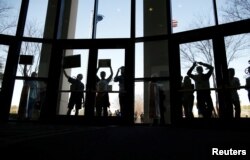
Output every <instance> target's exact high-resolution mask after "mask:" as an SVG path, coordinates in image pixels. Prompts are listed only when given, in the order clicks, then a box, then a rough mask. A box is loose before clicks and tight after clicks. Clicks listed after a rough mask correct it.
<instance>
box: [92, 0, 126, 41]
mask: <svg viewBox="0 0 250 160" xmlns="http://www.w3.org/2000/svg"><path fill="white" fill-rule="evenodd" d="M130 8H131V3H130V0H120V1H117V0H109V2H108V3H107V1H106V0H99V5H98V15H99V16H102V17H103V19H101V20H99V21H97V25H96V26H97V27H96V38H129V37H130V10H131V9H130Z"/></svg>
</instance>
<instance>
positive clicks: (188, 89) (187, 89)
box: [182, 76, 194, 118]
mask: <svg viewBox="0 0 250 160" xmlns="http://www.w3.org/2000/svg"><path fill="white" fill-rule="evenodd" d="M182 89H183V90H184V91H183V94H182V96H183V99H182V100H183V101H182V103H183V107H184V113H185V117H186V118H193V117H194V115H193V105H194V95H193V92H194V91H193V90H194V84H192V82H191V79H190V78H189V77H188V76H185V77H184V81H183V85H182Z"/></svg>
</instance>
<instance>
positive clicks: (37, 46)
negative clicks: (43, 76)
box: [18, 20, 42, 76]
mask: <svg viewBox="0 0 250 160" xmlns="http://www.w3.org/2000/svg"><path fill="white" fill-rule="evenodd" d="M25 27H26V28H25V35H26V36H27V37H38V38H40V37H42V31H41V29H40V27H39V24H38V23H37V21H35V20H33V21H29V22H28V23H27V24H26V26H25ZM41 49H42V44H41V43H36V42H23V43H22V46H21V51H20V55H33V56H34V62H33V65H29V66H27V73H26V74H27V75H30V74H31V72H37V70H38V66H39V62H40V54H41ZM23 69H24V65H19V67H18V71H19V73H20V74H21V75H22V76H24V73H23V71H24V70H23Z"/></svg>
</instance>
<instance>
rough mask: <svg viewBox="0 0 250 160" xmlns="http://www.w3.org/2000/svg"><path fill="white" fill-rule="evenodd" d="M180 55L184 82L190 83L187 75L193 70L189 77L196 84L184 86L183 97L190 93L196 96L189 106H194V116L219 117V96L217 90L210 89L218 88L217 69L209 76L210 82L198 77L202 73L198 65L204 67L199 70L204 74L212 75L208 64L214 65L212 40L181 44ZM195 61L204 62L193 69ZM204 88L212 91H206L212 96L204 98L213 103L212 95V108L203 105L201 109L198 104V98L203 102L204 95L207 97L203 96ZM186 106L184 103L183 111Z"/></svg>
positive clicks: (197, 64)
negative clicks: (207, 108) (205, 108)
mask: <svg viewBox="0 0 250 160" xmlns="http://www.w3.org/2000/svg"><path fill="white" fill-rule="evenodd" d="M180 57H181V76H182V77H183V80H182V83H183V84H190V81H188V80H187V78H185V77H186V76H187V72H188V70H189V69H191V70H190V71H191V74H192V76H189V78H191V83H192V84H193V85H194V86H193V87H192V88H191V87H190V85H187V87H185V86H184V87H185V88H183V90H182V95H183V97H184V95H185V97H186V95H190V94H192V95H193V96H194V101H193V102H192V104H193V105H191V106H189V107H187V108H189V109H190V108H192V111H193V115H194V117H204V116H208V117H217V116H218V98H217V95H216V92H215V91H213V90H212V91H210V89H216V77H215V70H214V71H213V72H212V74H211V76H209V79H208V83H206V81H200V79H199V78H196V77H198V76H197V75H200V74H199V73H198V70H197V67H198V66H199V68H200V67H202V68H201V69H199V70H201V71H202V73H203V74H208V75H210V73H209V71H210V70H209V69H208V67H207V66H208V65H210V66H214V65H213V64H214V58H213V57H214V53H213V45H212V41H211V40H204V41H197V42H192V43H185V44H181V45H180ZM194 62H202V63H196V66H194V67H193V69H192V68H191V67H192V66H193V64H194ZM184 80H185V81H184ZM184 82H185V83H184ZM188 82H189V83H188ZM199 84H203V85H199ZM194 89H196V91H195V92H194ZM204 89H205V90H206V91H209V92H211V93H208V92H206V93H204V94H206V95H207V94H208V95H210V96H207V98H206V99H205V100H204V101H206V103H211V101H210V98H209V97H211V99H212V103H211V105H210V107H211V108H210V109H209V110H204V108H202V107H200V109H199V106H198V101H199V100H198V99H200V101H201V102H203V99H202V97H205V96H202V95H203V93H201V92H200V91H201V90H204ZM198 92H199V93H198ZM197 93H198V94H197ZM200 93H201V94H200ZM197 95H199V96H197ZM200 95H201V96H200ZM198 97H200V98H198ZM190 103H191V102H190ZM190 103H188V104H190ZM185 104H186V103H185ZM200 106H203V103H201V105H200ZM184 108H186V106H184V103H183V112H185V109H184ZM198 109H199V110H198ZM186 110H188V109H186ZM211 111H212V115H210V114H211ZM186 113H188V112H186ZM187 116H188V115H185V113H183V117H187Z"/></svg>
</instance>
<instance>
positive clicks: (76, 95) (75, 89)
mask: <svg viewBox="0 0 250 160" xmlns="http://www.w3.org/2000/svg"><path fill="white" fill-rule="evenodd" d="M63 73H64V75H65V77H66V78H67V79H68V82H69V83H71V86H70V93H71V94H70V98H69V103H68V111H67V115H71V111H72V109H73V108H74V106H75V110H76V111H75V115H76V116H77V115H78V113H79V109H81V108H82V103H84V94H83V91H84V84H83V83H82V82H81V80H82V79H83V75H82V74H78V75H77V77H76V78H72V77H70V76H69V75H68V74H67V73H66V71H65V70H63Z"/></svg>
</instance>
